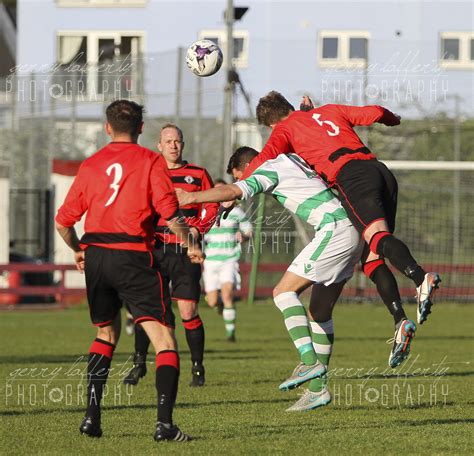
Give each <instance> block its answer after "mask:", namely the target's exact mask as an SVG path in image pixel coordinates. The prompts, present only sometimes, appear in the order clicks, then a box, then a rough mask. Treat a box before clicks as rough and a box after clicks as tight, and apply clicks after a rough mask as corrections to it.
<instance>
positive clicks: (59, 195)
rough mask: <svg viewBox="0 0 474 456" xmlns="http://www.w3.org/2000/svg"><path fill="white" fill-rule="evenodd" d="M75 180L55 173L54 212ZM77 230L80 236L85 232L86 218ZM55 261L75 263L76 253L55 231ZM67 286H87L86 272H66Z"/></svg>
mask: <svg viewBox="0 0 474 456" xmlns="http://www.w3.org/2000/svg"><path fill="white" fill-rule="evenodd" d="M73 180H74V177H73V176H64V175H61V174H56V173H53V175H52V177H51V183H52V185H53V187H54V213H55V214H56V213H57V212H58V209H59V208H60V207H61V205H62V204H63V202H64V198H66V194H67V192H68V190H69V187H70V186H71V184H72V182H73ZM76 232H77V235H78V236H79V238H80V237H81V236H82V235H83V234H84V219H82V220H81V221H80V222H79V223H77V224H76ZM53 263H56V264H74V255H73V252H72V250H71V249H70V248H69V247H68V246H67V245H66V243H65V242H64V241H63V239H62V238H61V236H59V234H58V233H57V232H56V231H55V234H54V257H53ZM66 287H70V288H81V287H85V279H84V274H81V273H79V272H76V271H68V272H67V273H66Z"/></svg>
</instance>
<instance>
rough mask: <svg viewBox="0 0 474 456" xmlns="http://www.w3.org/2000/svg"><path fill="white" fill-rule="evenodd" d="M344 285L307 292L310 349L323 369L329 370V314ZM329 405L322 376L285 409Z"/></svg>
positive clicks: (331, 340)
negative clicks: (311, 345) (310, 333)
mask: <svg viewBox="0 0 474 456" xmlns="http://www.w3.org/2000/svg"><path fill="white" fill-rule="evenodd" d="M344 284H345V281H342V282H338V283H333V284H331V285H328V286H324V285H322V284H315V285H313V289H312V291H311V302H310V307H309V312H310V315H311V321H310V324H311V332H312V338H313V347H314V351H315V353H316V356H317V358H318V361H319V362H320V363H321V364H322V365H323V366H325V368H326V370H327V369H328V367H329V360H330V359H331V354H332V347H333V344H334V326H333V321H332V311H333V309H334V305H335V304H336V302H337V300H338V298H339V296H340V294H341V292H342V289H343V288H344ZM330 402H331V393H330V391H329V388H328V380H327V375H323V376H322V377H320V378H315V379H313V380H311V381H310V382H309V385H308V388H307V389H306V390H305V391H304V393H303V395H302V396H301V397H300V399H299V400H298V401H297V402H296V403H295V404H293V405H292V406H291V407H290V408H288V409H287V411H289V412H298V411H305V410H312V409H315V408H318V407H322V406H324V405H327V404H329V403H330Z"/></svg>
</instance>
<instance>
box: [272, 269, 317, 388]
mask: <svg viewBox="0 0 474 456" xmlns="http://www.w3.org/2000/svg"><path fill="white" fill-rule="evenodd" d="M312 284H313V282H312V281H310V280H308V279H306V278H304V277H300V276H298V275H296V274H294V273H292V272H289V271H286V272H285V274H284V275H283V277H282V278H281V280H280V282H279V283H278V285H277V286H276V287H275V288H274V290H273V300H274V301H275V305H276V306H277V307H278V309H280V311H281V312H282V314H283V318H284V320H285V326H286V329H287V330H288V333H289V335H290V337H291V340H292V341H293V344H294V345H295V347H296V349H297V350H298V353H299V356H300V363H299V364H298V365H297V366H296V368H295V370H294V371H293V373H292V374H291V376H290V377H288V378H287V379H286V380H285V381H284V382H283V383H282V384H281V385H280V390H282V391H288V390H290V389H293V388H296V387H297V386H299V385H301V384H302V383H304V382H307V381H309V380H311V379H313V378H315V377H320V376H321V375H323V374H324V373H325V372H326V369H325V368H324V366H323V365H322V364H321V363H319V362H318V358H317V356H316V353H315V351H314V348H313V343H312V339H311V330H310V326H309V321H308V316H307V314H306V310H305V308H304V306H303V304H302V303H301V301H300V300H299V298H298V294H299V293H301V292H302V291H303V290H305V289H306V288H308V287H309V286H310V285H312Z"/></svg>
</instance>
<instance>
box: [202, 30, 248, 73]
mask: <svg viewBox="0 0 474 456" xmlns="http://www.w3.org/2000/svg"><path fill="white" fill-rule="evenodd" d="M199 39H201V40H210V41H212V42H213V43H216V44H217V45H218V46H219V47H220V48H221V49H222V52H223V53H224V59H225V48H226V46H227V33H226V31H225V30H203V31H202V32H201V33H200V34H199ZM248 53H249V34H248V32H247V31H245V30H234V60H233V62H234V65H235V67H236V68H247V66H248Z"/></svg>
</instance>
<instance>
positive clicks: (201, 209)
mask: <svg viewBox="0 0 474 456" xmlns="http://www.w3.org/2000/svg"><path fill="white" fill-rule="evenodd" d="M168 172H169V174H170V176H171V182H172V183H173V187H174V188H182V189H183V190H185V191H186V192H199V191H201V190H208V189H210V188H212V187H214V184H213V183H212V179H211V176H209V174H208V172H207V171H206V169H205V168H202V167H201V166H197V165H194V164H191V163H188V162H183V166H181V167H179V168H171V169H168ZM218 209H219V203H204V204H201V203H199V204H189V205H187V206H183V207H181V212H182V214H183V215H184V217H185V219H186V223H187V224H188V225H189V226H193V227H195V228H197V229H198V230H199V232H200V233H201V234H205V233H207V232H208V231H209V230H210V229H211V227H212V225H214V222H215V220H216V215H217V210H218ZM156 238H157V239H158V240H160V241H162V242H164V243H166V244H176V243H177V242H178V239H177V237H176V235H175V234H173V233H171V232H170V230H169V229H168V226H167V224H166V220H165V219H164V218H163V217H161V218H160V219H159V220H158V223H157V227H156Z"/></svg>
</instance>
